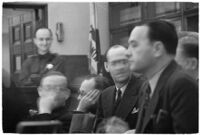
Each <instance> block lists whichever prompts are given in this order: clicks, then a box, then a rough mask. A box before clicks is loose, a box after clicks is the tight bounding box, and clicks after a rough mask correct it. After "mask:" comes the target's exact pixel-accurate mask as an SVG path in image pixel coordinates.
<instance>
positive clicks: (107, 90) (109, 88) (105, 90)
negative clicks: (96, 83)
mask: <svg viewBox="0 0 200 135" xmlns="http://www.w3.org/2000/svg"><path fill="white" fill-rule="evenodd" d="M114 88H115V85H112V86H109V87H107V88H105V89H104V90H103V91H102V94H107V93H109V92H110V91H111V90H112V89H114Z"/></svg>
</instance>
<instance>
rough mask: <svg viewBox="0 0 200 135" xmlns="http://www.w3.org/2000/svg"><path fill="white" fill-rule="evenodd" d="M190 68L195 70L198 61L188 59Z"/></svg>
mask: <svg viewBox="0 0 200 135" xmlns="http://www.w3.org/2000/svg"><path fill="white" fill-rule="evenodd" d="M190 68H191V69H192V70H196V69H197V68H198V60H197V59H196V58H190Z"/></svg>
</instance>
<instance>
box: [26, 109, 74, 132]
mask: <svg viewBox="0 0 200 135" xmlns="http://www.w3.org/2000/svg"><path fill="white" fill-rule="evenodd" d="M71 119H72V112H71V111H68V108H66V107H59V108H56V109H54V110H53V111H52V113H51V114H48V113H43V114H36V115H33V116H30V117H28V118H27V119H26V121H46V120H59V121H61V122H62V125H63V126H62V129H61V130H60V131H59V132H61V133H68V132H69V128H70V123H71ZM38 130H41V132H43V130H42V128H41V129H38ZM38 132H39V131H38Z"/></svg>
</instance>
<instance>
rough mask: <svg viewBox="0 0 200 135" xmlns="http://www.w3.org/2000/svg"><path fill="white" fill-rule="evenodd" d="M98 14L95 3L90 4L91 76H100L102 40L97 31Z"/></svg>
mask: <svg viewBox="0 0 200 135" xmlns="http://www.w3.org/2000/svg"><path fill="white" fill-rule="evenodd" d="M96 15H97V13H96V7H95V3H90V32H89V41H90V46H89V47H90V51H89V56H88V57H89V70H90V73H91V74H98V73H99V72H100V71H99V70H100V69H99V67H100V40H99V30H98V29H97V19H96V18H97V16H96Z"/></svg>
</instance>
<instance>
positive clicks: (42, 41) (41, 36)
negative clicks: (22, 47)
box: [34, 29, 52, 53]
mask: <svg viewBox="0 0 200 135" xmlns="http://www.w3.org/2000/svg"><path fill="white" fill-rule="evenodd" d="M34 43H35V45H36V46H37V48H38V51H39V52H43V53H46V52H48V51H49V49H50V47H51V43H52V35H51V33H50V31H49V30H48V29H39V30H38V31H37V32H36V35H35V38H34Z"/></svg>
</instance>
